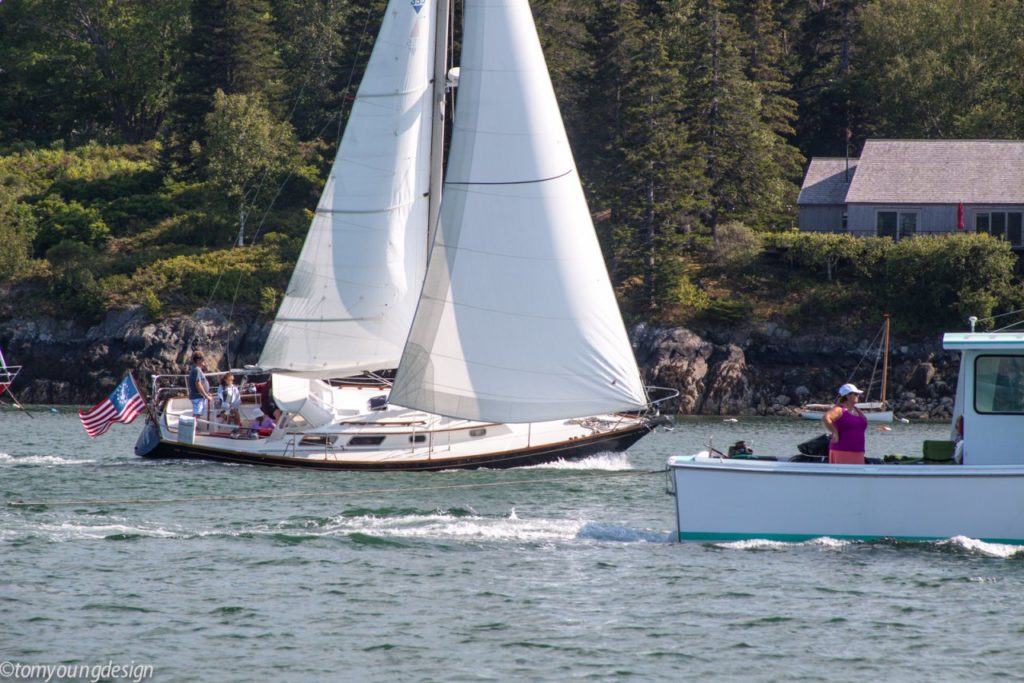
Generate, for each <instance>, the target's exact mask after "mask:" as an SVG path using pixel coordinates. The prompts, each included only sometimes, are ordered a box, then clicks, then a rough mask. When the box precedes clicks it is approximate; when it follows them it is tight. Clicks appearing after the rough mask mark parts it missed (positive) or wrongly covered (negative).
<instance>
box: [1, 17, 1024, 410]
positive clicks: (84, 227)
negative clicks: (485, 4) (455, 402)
mask: <svg viewBox="0 0 1024 683" xmlns="http://www.w3.org/2000/svg"><path fill="white" fill-rule="evenodd" d="M318 7H319V9H318V10H317V11H316V12H312V11H308V10H309V8H308V7H306V4H305V3H268V2H266V0H240V1H239V2H237V3H230V4H214V5H211V4H209V3H205V2H198V1H193V0H167V1H166V2H161V3H147V2H142V0H127V1H126V2H121V3H114V4H110V3H96V2H84V3H73V4H72V5H69V4H67V3H60V2H51V1H49V0H44V1H42V2H39V3H16V2H6V3H0V38H2V39H0V63H2V64H3V65H4V68H3V70H2V71H0V90H3V92H4V93H5V94H6V95H7V96H6V97H5V98H0V245H2V252H0V258H2V264H0V265H2V268H0V346H2V347H3V348H4V350H5V352H6V353H7V354H8V356H9V360H11V361H12V362H16V363H18V364H20V365H23V366H25V369H24V370H23V373H22V376H21V377H19V380H18V384H16V385H15V387H14V390H15V391H17V392H18V395H19V396H20V397H23V398H24V399H25V400H28V401H32V402H44V403H45V402H51V403H57V404H63V403H82V404H88V403H91V402H94V401H95V400H96V399H97V397H102V396H103V395H104V393H105V392H106V391H108V390H109V389H111V388H112V387H113V386H114V385H115V384H116V383H117V381H118V379H119V378H120V376H121V375H122V373H123V372H124V371H125V370H127V369H133V370H135V371H137V372H138V373H139V374H140V375H141V377H140V378H139V379H140V382H144V381H145V377H147V376H149V375H151V374H153V373H166V372H171V371H175V370H178V369H180V368H182V367H184V365H185V362H184V361H183V359H184V358H185V357H186V355H187V354H188V353H189V352H190V351H191V350H192V348H193V347H194V348H202V349H203V350H205V351H207V352H208V353H210V352H212V353H214V355H215V358H216V359H217V360H218V367H220V368H225V367H227V365H228V364H231V365H236V364H237V363H236V361H238V360H245V361H246V362H252V361H253V360H254V359H255V358H256V357H257V355H258V352H259V348H260V346H261V344H262V339H263V338H265V334H266V328H267V322H268V321H269V320H270V319H271V318H272V316H273V315H274V314H275V312H276V310H277V307H278V305H279V304H280V301H281V298H282V293H283V292H284V291H285V288H286V287H287V286H288V281H289V277H290V274H291V271H292V267H293V264H294V262H295V259H296V257H297V254H298V252H299V250H300V248H301V245H302V242H303V239H304V237H305V234H306V230H307V227H308V225H309V222H310V220H311V217H312V211H313V207H315V206H316V202H317V198H318V196H319V193H320V191H321V189H322V187H323V184H324V182H325V176H326V172H327V169H328V168H329V166H330V162H331V160H332V158H333V156H334V154H335V151H336V149H337V144H338V139H339V138H340V136H341V134H342V131H343V130H344V125H345V120H346V117H347V115H348V112H349V111H350V103H351V100H352V96H353V94H354V93H355V89H356V87H357V86H358V84H359V80H360V78H361V76H362V70H363V68H364V67H365V64H366V62H367V60H368V57H369V48H370V44H371V43H372V40H368V39H367V37H368V36H372V35H374V33H375V32H376V30H377V26H378V23H379V21H380V18H381V15H382V12H383V3H381V2H380V1H379V0H346V1H342V2H333V1H332V2H327V3H324V4H323V5H322V6H318ZM531 7H532V8H533V11H534V14H535V15H536V18H537V25H538V32H539V34H540V38H541V41H542V44H543V46H544V51H545V58H546V60H547V64H548V67H549V70H550V72H551V74H552V79H553V82H554V83H553V84H554V88H555V91H556V93H557V95H558V98H559V105H560V108H561V113H562V116H563V118H564V120H565V123H566V129H567V132H568V134H569V137H570V141H571V144H572V147H573V152H574V154H575V159H576V164H577V167H578V170H579V173H580V176H581V178H583V180H584V187H585V192H586V195H587V201H588V205H589V206H590V208H591V211H592V213H593V216H594V220H595V226H596V229H597V231H598V236H599V239H600V241H601V245H602V249H603V251H604V255H605V259H606V263H607V265H608V270H609V273H610V275H611V278H612V282H613V284H614V286H615V290H616V295H617V298H618V302H619V305H620V307H621V310H622V313H623V317H624V319H625V321H626V324H627V326H628V327H629V328H630V329H631V330H632V334H633V340H634V343H635V348H636V352H637V357H638V360H639V362H640V365H641V368H642V370H643V371H644V372H645V374H646V375H647V380H648V382H649V383H650V384H652V385H660V386H672V387H676V388H680V389H681V390H682V391H683V395H682V396H681V397H680V399H679V401H678V402H677V403H678V408H679V409H680V410H683V411H685V412H689V413H704V414H707V413H711V414H744V411H751V412H754V413H760V414H778V413H780V412H785V411H789V410H792V409H793V407H794V405H795V404H797V403H798V402H804V401H814V402H820V401H823V400H829V399H830V398H831V396H830V392H831V391H832V390H833V388H834V386H838V384H840V383H842V382H843V381H846V380H847V379H848V376H847V373H849V372H850V371H851V369H852V368H853V367H855V366H856V359H853V360H851V359H852V358H853V356H855V355H856V356H857V359H859V357H860V354H861V351H860V350H859V349H860V346H861V341H860V340H861V339H863V338H864V337H868V336H870V335H871V334H872V333H873V331H874V330H875V329H876V328H877V326H878V324H879V322H880V321H881V319H882V316H883V315H884V314H886V313H888V314H891V316H892V321H893V339H894V345H895V347H897V348H898V347H900V346H901V345H902V346H905V347H906V348H907V350H906V351H905V352H903V351H897V352H896V356H897V358H896V359H894V360H897V361H898V363H897V365H898V367H894V368H893V374H892V376H891V380H892V391H891V392H890V395H891V396H892V397H893V399H894V401H895V402H900V401H901V402H903V406H904V407H903V410H904V411H905V412H908V413H913V414H928V415H931V414H933V413H941V412H942V411H943V405H944V404H943V403H942V401H943V400H944V399H946V398H948V397H949V395H950V394H949V391H950V387H951V386H954V385H955V381H956V380H955V365H953V366H951V365H950V363H953V361H950V360H949V358H948V357H947V356H946V355H945V354H944V353H943V352H942V350H941V348H939V339H940V338H941V334H942V332H944V331H946V330H962V329H964V328H965V327H966V324H967V323H966V320H967V318H968V316H977V317H979V318H981V319H983V323H982V325H981V327H980V329H990V326H991V323H990V322H988V321H987V319H989V318H991V317H992V316H994V315H998V314H1003V313H1005V312H1008V311H1015V310H1019V309H1021V308H1022V307H1024V289H1022V286H1021V280H1020V277H1019V274H1018V269H1019V267H1018V258H1017V255H1016V254H1015V253H1014V251H1013V249H1012V248H1011V246H1010V245H1009V243H1008V242H1006V241H1005V240H1001V239H998V238H992V237H990V236H988V235H979V234H974V233H965V234H957V235H952V236H927V235H923V234H922V235H921V236H918V237H915V238H913V239H902V240H900V241H898V242H894V241H891V240H889V239H886V238H853V237H851V236H849V235H847V234H841V233H835V234H809V233H800V232H798V231H797V230H796V229H795V226H796V224H797V210H796V205H795V203H796V197H797V194H798V191H799V187H800V183H801V179H802V175H803V171H804V168H805V167H806V164H807V161H808V160H809V159H810V158H811V157H812V156H834V157H842V156H844V155H849V156H851V157H856V156H857V153H858V150H859V149H860V147H861V145H862V144H863V142H864V140H865V139H867V138H868V137H871V138H890V139H898V138H926V139H927V138H932V139H938V138H961V139H1022V138H1024V116H1021V115H1020V103H1021V102H1024V78H1021V68H1022V67H1021V62H1020V60H1019V58H1018V57H1019V52H1020V48H1021V45H1022V43H1021V41H1022V38H1021V36H1020V35H1018V33H1019V32H1015V31H1016V27H1019V26H1020V25H1021V23H1022V22H1024V8H1022V7H1021V6H1020V3H1019V2H1016V0H998V1H997V2H990V1H988V0H966V1H965V0H955V1H954V0H912V1H907V2H901V3H893V2H888V1H887V0H850V1H848V2H837V3H732V4H731V5H730V4H722V3H711V2H703V1H701V0H679V1H678V2H670V3H647V4H643V3H639V4H638V3H633V2H626V3H610V4H607V3H605V4H602V3H590V4H587V3H578V2H573V1H570V0H533V2H531ZM455 25H456V31H458V30H461V29H460V28H459V23H458V22H455ZM965 25H967V26H971V27H972V28H971V30H970V31H963V30H962V27H963V26H965ZM712 29H714V30H712ZM978 35H984V36H985V37H986V40H985V41H980V42H979V41H977V40H976V39H975V38H976V36H978ZM211 36H217V40H212V39H211ZM935 36H942V37H943V39H942V40H938V39H936V38H935ZM457 38H458V36H456V39H457ZM456 42H458V41H456ZM897 46H899V47H898V48H897ZM903 47H908V48H912V49H910V50H909V51H903ZM948 64H961V65H962V64H970V65H973V68H972V69H971V70H969V71H964V70H958V69H946V68H945V67H943V68H942V69H937V67H936V66H935V65H948ZM921 83H928V84H930V85H929V87H928V88H921V87H918V86H919V85H920V84H921ZM609 92H615V93H616V97H614V98H609V97H608V96H607V93H609ZM922 112H927V113H928V115H927V116H925V115H922ZM918 229H919V230H920V231H921V232H922V233H926V232H928V226H927V225H921V226H918ZM1007 321H1010V319H1007ZM804 340H811V341H804ZM822 349H829V351H828V352H823V351H822ZM951 373H954V374H951ZM899 410H900V408H897V412H899Z"/></svg>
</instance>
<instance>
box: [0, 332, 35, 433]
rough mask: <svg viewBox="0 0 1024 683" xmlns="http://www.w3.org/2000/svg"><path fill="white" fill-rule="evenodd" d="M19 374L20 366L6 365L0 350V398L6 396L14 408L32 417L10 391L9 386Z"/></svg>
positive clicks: (2, 352)
mask: <svg viewBox="0 0 1024 683" xmlns="http://www.w3.org/2000/svg"><path fill="white" fill-rule="evenodd" d="M19 372H21V366H20V365H8V364H7V359H6V358H4V351H3V349H0V398H2V397H3V396H4V395H5V394H6V395H7V396H8V397H9V398H10V399H11V401H12V402H13V403H14V407H15V408H17V409H18V410H20V411H22V412H23V413H25V414H26V415H28V416H29V417H32V413H30V412H28V411H27V410H25V406H23V405H21V403H20V402H19V401H18V397H17V396H15V395H14V392H13V391H11V385H12V384H14V380H15V379H17V377H18V373H19Z"/></svg>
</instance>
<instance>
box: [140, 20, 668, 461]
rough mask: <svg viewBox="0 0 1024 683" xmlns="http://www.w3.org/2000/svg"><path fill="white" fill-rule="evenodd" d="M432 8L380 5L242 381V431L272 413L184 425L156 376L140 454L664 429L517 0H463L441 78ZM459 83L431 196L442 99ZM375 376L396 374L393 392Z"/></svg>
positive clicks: (440, 42) (518, 439) (285, 450)
mask: <svg viewBox="0 0 1024 683" xmlns="http://www.w3.org/2000/svg"><path fill="white" fill-rule="evenodd" d="M431 5H432V2H431V0H413V1H412V2H410V1H409V0H392V1H391V2H389V3H388V6H387V10H386V15H385V17H384V20H383V22H382V25H381V29H380V32H379V34H378V37H377V40H376V42H375V44H374V48H373V52H372V55H371V57H370V61H369V63H368V65H367V70H366V74H365V76H364V78H363V80H362V82H361V84H360V86H359V90H358V93H357V95H356V99H355V102H354V104H353V108H352V112H351V115H350V117H349V121H348V123H347V125H346V130H345V133H344V135H343V138H342V141H341V144H340V146H339V149H338V153H337V157H336V159H335V162H334V165H333V167H332V170H331V173H330V176H329V178H328V180H327V183H326V186H325V188H324V191H323V195H322V197H321V199H320V202H319V204H318V207H317V210H316V215H315V217H314V219H313V222H312V225H311V226H310V231H309V234H308V236H307V238H306V242H305V245H304V247H303V249H302V252H301V254H300V256H299V259H298V263H297V265H296V268H295V271H294V273H293V276H292V280H291V283H290V285H289V288H288V291H287V293H286V296H285V299H284V301H283V303H282V305H281V308H280V310H279V312H278V314H277V316H276V318H275V320H274V322H273V325H272V328H271V331H270V334H269V337H268V339H267V342H266V345H265V347H264V349H263V352H262V355H261V357H260V360H259V366H260V369H261V370H262V371H264V372H267V373H270V380H269V385H270V387H271V388H272V390H271V391H270V392H269V396H267V395H266V394H267V392H264V396H265V398H264V399H263V400H257V396H258V395H259V394H250V393H248V392H246V391H245V389H246V388H247V387H246V386H243V392H242V396H243V402H242V405H241V406H240V412H241V413H242V416H243V418H244V419H243V420H242V422H243V424H245V423H246V422H247V421H248V419H250V418H251V417H252V416H253V415H256V414H259V413H261V412H263V413H270V412H271V410H272V409H271V406H270V405H268V404H269V403H270V402H273V404H274V405H276V406H277V408H278V409H279V410H280V411H281V412H280V415H279V416H278V419H277V420H276V425H275V426H274V427H273V429H272V430H268V431H266V432H263V433H259V432H254V431H253V430H251V429H245V428H244V427H243V428H241V429H239V426H240V425H237V424H235V425H233V424H232V423H231V422H230V421H229V420H227V419H226V418H225V417H222V416H220V415H219V414H218V413H217V411H216V410H211V411H209V412H208V414H204V415H200V416H198V419H193V416H192V414H191V405H190V403H189V401H188V399H187V398H184V397H183V396H182V395H181V392H180V388H178V387H180V384H179V385H178V386H175V385H174V381H173V380H174V379H180V378H169V377H166V376H157V377H154V378H153V390H152V395H151V401H152V402H153V404H154V408H155V411H154V414H155V418H153V419H151V420H150V421H149V422H148V423H147V426H146V428H145V429H144V431H143V434H142V435H141V436H140V438H139V442H138V443H137V445H136V453H137V454H139V455H143V456H146V457H156V458H202V459H208V460H217V461H225V462H234V463H249V464H265V465H277V466H292V467H310V468H319V469H348V470H362V469H370V470H439V469H452V468H473V467H484V466H486V467H514V466H521V465H531V464H539V463H544V462H549V461H553V460H558V459H579V458H583V457H587V456H589V455H592V454H595V453H599V452H607V451H622V450H625V449H627V448H628V447H629V446H631V445H632V444H633V443H635V442H636V441H637V440H638V439H640V438H641V437H643V436H644V435H645V434H647V433H648V432H649V431H651V430H652V429H653V428H654V426H655V425H656V424H658V423H660V421H661V420H662V418H659V417H658V416H657V411H656V407H655V406H656V402H652V401H651V400H650V399H649V397H648V394H647V390H646V388H645V387H644V386H643V383H642V381H641V378H640V373H639V370H638V368H637V365H636V360H635V357H634V355H633V351H632V348H631V346H630V343H629V340H628V337H627V335H626V332H625V327H624V325H623V322H622V318H621V314H620V312H619V309H618V306H617V303H616V301H615V297H614V293H613V291H612V288H611V284H610V281H609V279H608V274H607V270H606V269H605V266H604V261H603V258H602V255H601V251H600V247H599V245H598V242H597V238H596V235H595V233H594V228H593V223H592V220H591V218H590V214H589V211H588V209H587V205H586V201H585V198H584V195H583V190H582V187H581V184H580V179H579V176H578V173H577V170H576V166H575V161H574V160H573V156H572V153H571V150H570V149H569V144H568V139H567V136H566V133H565V129H564V126H563V124H562V119H561V116H560V114H559V111H558V104H557V101H556V99H555V95H554V90H553V88H552V85H551V81H550V77H549V75H548V72H547V67H546V65H545V62H544V56H543V53H542V51H541V48H540V42H539V40H538V38H537V33H536V27H535V26H534V24H533V17H532V14H531V12H530V7H529V5H528V3H527V2H526V0H498V1H495V0H488V1H487V2H483V1H481V0H469V1H468V2H466V3H465V13H464V35H463V40H462V58H461V63H460V65H459V67H457V68H455V69H451V70H450V71H449V69H448V64H447V62H446V55H447V49H446V45H447V35H446V34H447V26H448V21H449V20H448V11H449V9H448V7H447V3H446V2H440V3H438V4H437V6H435V7H431ZM456 86H457V88H458V102H457V107H456V111H455V118H454V125H453V129H452V134H451V142H450V154H449V156H448V159H447V165H446V175H445V176H444V182H443V193H442V191H441V190H442V184H441V170H442V163H441V151H442V148H443V141H444V130H443V125H444V121H445V94H446V93H445V90H446V88H449V87H456ZM428 246H430V247H431V248H430V249H428ZM381 368H385V369H386V368H397V371H396V375H395V377H394V381H393V382H392V381H391V380H390V378H388V377H386V376H385V375H382V374H380V373H378V372H375V371H377V370H379V369H381ZM361 373H362V374H361ZM336 378H342V379H341V380H338V379H336ZM244 399H249V400H250V402H247V401H246V400H244ZM662 400H664V399H662Z"/></svg>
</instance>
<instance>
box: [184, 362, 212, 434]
mask: <svg viewBox="0 0 1024 683" xmlns="http://www.w3.org/2000/svg"><path fill="white" fill-rule="evenodd" d="M205 365H206V359H205V358H203V352H202V351H196V352H195V353H193V354H192V367H191V368H190V369H189V371H188V377H187V378H186V379H185V384H186V385H187V386H188V398H189V400H190V401H192V416H193V417H195V418H196V420H197V422H198V420H199V418H200V417H201V416H202V415H204V414H205V413H206V408H207V406H208V405H209V401H210V398H211V396H210V382H209V380H207V379H206V374H205V373H204V372H203V367H204V366H205Z"/></svg>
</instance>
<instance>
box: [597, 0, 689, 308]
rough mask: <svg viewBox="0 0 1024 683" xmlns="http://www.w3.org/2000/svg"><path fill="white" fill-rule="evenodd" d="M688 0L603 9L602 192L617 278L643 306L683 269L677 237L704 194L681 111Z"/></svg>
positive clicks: (664, 293)
mask: <svg viewBox="0 0 1024 683" xmlns="http://www.w3.org/2000/svg"><path fill="white" fill-rule="evenodd" d="M687 4H688V3H686V2H680V1H678V0H669V1H667V2H664V3H644V4H641V3H638V2H635V1H634V0H622V1H621V2H619V3H618V4H617V6H615V7H612V8H610V11H609V12H607V13H605V14H604V16H603V17H602V20H603V21H604V22H605V25H606V26H609V27H610V28H611V30H610V31H608V32H607V33H606V34H604V35H605V36H606V40H604V41H603V42H602V43H600V45H601V46H603V47H604V52H603V53H602V54H601V56H600V59H599V60H598V63H599V64H601V65H602V68H601V70H600V73H601V74H602V80H603V82H604V83H605V84H614V85H615V88H614V91H612V92H613V93H614V96H613V97H610V98H609V99H608V105H607V106H606V107H605V108H604V110H603V112H602V113H603V115H604V120H603V121H602V122H601V124H600V125H601V126H603V127H605V128H606V130H608V131H609V133H608V135H607V137H606V138H605V139H604V143H605V149H604V154H603V159H602V162H603V163H602V166H603V168H602V173H601V174H600V182H601V184H602V192H601V193H602V195H603V196H605V197H606V201H607V202H608V205H609V207H610V209H611V221H610V222H611V226H612V229H613V230H614V236H615V240H614V251H615V257H616V264H617V273H616V278H617V280H619V281H620V282H623V283H626V284H627V289H628V290H629V291H630V292H631V293H632V294H633V296H632V298H633V300H634V303H635V304H637V305H638V306H639V307H640V308H641V309H643V310H645V311H651V310H653V309H654V308H655V307H656V305H657V302H658V301H659V299H662V298H665V297H668V296H669V292H670V291H671V290H672V289H674V288H675V287H676V285H677V282H678V279H679V278H680V277H681V276H682V271H681V264H680V261H679V254H680V251H681V249H682V236H683V235H685V234H686V233H688V232H689V231H690V230H691V228H692V226H693V224H694V222H695V221H696V216H697V214H698V213H699V211H700V210H701V209H702V207H703V202H704V199H705V191H706V186H705V181H704V176H703V160H702V158H701V154H700V151H699V148H698V147H697V146H695V145H693V144H692V143H691V142H690V139H689V135H688V130H687V127H686V126H685V124H684V122H683V119H682V112H683V104H682V96H683V93H684V92H685V91H686V83H685V79H684V77H683V74H682V73H681V72H680V70H679V64H680V59H679V55H678V50H679V46H680V44H681V37H682V36H681V34H680V33H679V27H680V26H681V24H682V22H683V20H684V17H685V13H686V11H687ZM606 92H608V91H606ZM630 282H633V283H635V284H636V285H639V286H629V285H630Z"/></svg>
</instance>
